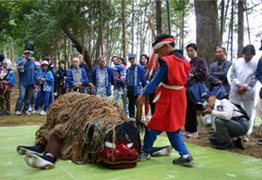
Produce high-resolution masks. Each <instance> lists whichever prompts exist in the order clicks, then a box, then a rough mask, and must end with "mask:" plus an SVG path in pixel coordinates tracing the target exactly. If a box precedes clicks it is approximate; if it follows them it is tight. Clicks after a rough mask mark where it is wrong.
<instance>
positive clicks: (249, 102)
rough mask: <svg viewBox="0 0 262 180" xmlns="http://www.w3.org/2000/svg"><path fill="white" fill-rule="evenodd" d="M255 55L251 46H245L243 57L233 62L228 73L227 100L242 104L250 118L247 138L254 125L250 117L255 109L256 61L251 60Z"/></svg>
mask: <svg viewBox="0 0 262 180" xmlns="http://www.w3.org/2000/svg"><path fill="white" fill-rule="evenodd" d="M255 54H256V50H255V47H254V46H253V45H252V44H249V45H247V46H245V47H244V49H243V51H242V55H243V57H242V58H239V59H237V60H236V61H234V62H233V65H232V69H231V72H230V79H231V83H230V84H231V88H230V94H229V100H230V101H231V102H232V103H234V104H238V105H241V103H242V104H243V107H244V109H245V111H246V112H247V114H248V116H249V118H250V121H249V129H248V132H247V136H250V134H251V133H252V130H253V124H254V117H253V118H252V117H251V115H252V111H253V110H254V108H255V95H256V94H255V85H256V82H257V78H256V76H255V72H256V67H257V61H255V60H254V59H253V57H254V56H255ZM251 118H252V119H251Z"/></svg>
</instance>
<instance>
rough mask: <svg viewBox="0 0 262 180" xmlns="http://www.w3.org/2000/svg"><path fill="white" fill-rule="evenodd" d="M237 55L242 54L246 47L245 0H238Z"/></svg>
mask: <svg viewBox="0 0 262 180" xmlns="http://www.w3.org/2000/svg"><path fill="white" fill-rule="evenodd" d="M237 44H238V48H237V57H238V58H240V57H241V56H242V50H243V47H244V0H239V1H238V28H237Z"/></svg>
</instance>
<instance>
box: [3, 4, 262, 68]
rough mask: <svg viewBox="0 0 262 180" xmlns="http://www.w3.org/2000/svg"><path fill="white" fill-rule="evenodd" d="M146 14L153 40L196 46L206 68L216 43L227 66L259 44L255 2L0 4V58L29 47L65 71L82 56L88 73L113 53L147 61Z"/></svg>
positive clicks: (261, 31) (261, 8)
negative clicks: (163, 37)
mask: <svg viewBox="0 0 262 180" xmlns="http://www.w3.org/2000/svg"><path fill="white" fill-rule="evenodd" d="M168 10H169V11H168ZM147 15H150V16H151V18H152V22H153V25H154V27H155V32H156V34H159V33H170V32H171V34H172V35H173V36H174V37H175V39H176V48H178V49H183V50H184V49H185V46H186V45H187V44H188V43H191V42H194V43H197V44H198V46H199V56H200V57H203V58H205V59H206V61H207V63H208V64H211V63H212V62H213V61H214V60H215V59H214V54H215V49H216V47H217V46H219V45H222V46H224V47H226V49H227V51H228V57H227V58H228V59H229V60H233V59H236V58H237V57H240V56H241V51H242V49H243V46H245V45H246V44H253V45H255V47H256V49H258V48H259V47H260V40H262V28H261V27H262V24H261V21H259V19H261V15H262V0H71V1H69V0H0V53H4V54H5V55H6V57H7V58H8V59H11V60H12V61H13V62H16V60H17V58H18V57H19V56H21V55H22V54H23V49H24V45H25V44H26V43H28V42H30V43H33V44H34V47H35V54H34V57H35V58H36V59H37V60H40V59H41V58H42V57H43V56H46V55H50V56H51V57H52V58H53V60H54V62H55V63H56V64H57V63H58V61H59V60H65V61H66V63H67V66H69V65H70V64H71V60H72V57H74V56H76V55H77V53H82V54H83V55H84V59H85V62H86V63H87V64H88V66H89V68H90V70H91V69H92V68H93V67H94V66H95V65H96V59H97V58H98V57H99V56H105V57H106V59H107V60H108V61H107V63H108V64H109V65H111V64H110V62H111V61H110V59H111V57H112V56H113V55H117V56H121V57H124V58H125V59H126V58H127V55H128V54H129V53H135V54H137V55H138V56H140V55H141V54H142V53H145V54H147V55H151V53H152V48H151V43H152V42H153V39H154V38H153V34H152V31H151V29H150V26H149V24H148V19H147ZM260 55H261V54H259V53H258V56H257V57H259V56H260ZM90 72H91V71H90Z"/></svg>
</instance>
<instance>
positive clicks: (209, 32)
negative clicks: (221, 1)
mask: <svg viewBox="0 0 262 180" xmlns="http://www.w3.org/2000/svg"><path fill="white" fill-rule="evenodd" d="M194 5H195V13H196V34H197V45H198V47H199V51H198V54H199V56H200V57H203V58H205V59H206V61H207V63H208V64H211V63H212V62H213V59H214V55H215V51H216V46H217V45H218V43H219V30H218V29H219V27H218V12H217V0H208V1H202V0H195V1H194ZM207 17H208V18H207Z"/></svg>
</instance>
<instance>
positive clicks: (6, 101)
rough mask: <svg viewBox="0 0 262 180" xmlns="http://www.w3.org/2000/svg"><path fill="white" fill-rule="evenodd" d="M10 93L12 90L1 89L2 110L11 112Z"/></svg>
mask: <svg viewBox="0 0 262 180" xmlns="http://www.w3.org/2000/svg"><path fill="white" fill-rule="evenodd" d="M10 94H11V91H4V90H0V112H3V111H8V112H10Z"/></svg>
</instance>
